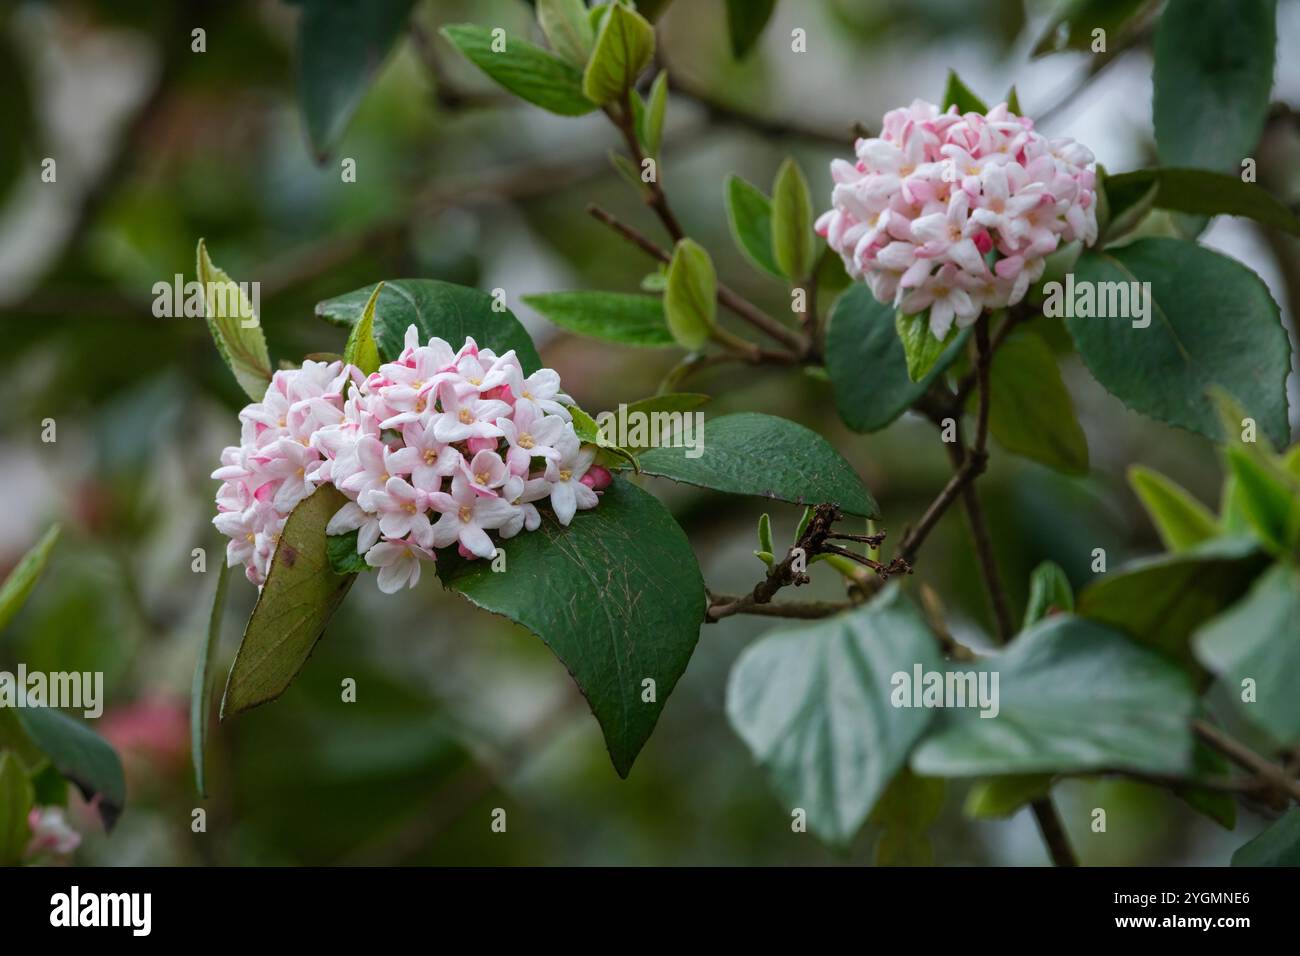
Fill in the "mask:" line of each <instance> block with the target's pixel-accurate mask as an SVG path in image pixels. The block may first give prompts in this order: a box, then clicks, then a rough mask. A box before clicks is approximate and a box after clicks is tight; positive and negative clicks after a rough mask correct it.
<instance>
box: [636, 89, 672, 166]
mask: <svg viewBox="0 0 1300 956" xmlns="http://www.w3.org/2000/svg"><path fill="white" fill-rule="evenodd" d="M667 111H668V71H667V70H660V71H659V75H658V76H656V77H655V81H654V83H652V84H651V85H650V99H649V100H648V101H647V102H646V108H645V116H644V119H643V120H642V124H641V125H642V130H641V145H643V146H644V147H645V150H646V154H647V155H649V156H658V155H659V148H660V147H661V146H663V143H664V115H665V114H666V113H667Z"/></svg>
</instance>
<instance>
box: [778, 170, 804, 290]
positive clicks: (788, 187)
mask: <svg viewBox="0 0 1300 956" xmlns="http://www.w3.org/2000/svg"><path fill="white" fill-rule="evenodd" d="M812 228H813V210H812V194H811V193H809V191H808V180H807V179H805V178H804V175H803V170H801V169H800V168H799V164H798V163H796V162H795V161H794V160H793V159H787V160H786V161H785V162H783V163H782V164H781V168H780V169H778V170H777V173H776V181H775V182H774V183H773V184H772V258H773V259H774V260H775V261H776V264H777V268H779V269H780V270H781V273H782V275H784V276H786V277H787V278H789V279H790V281H792V282H803V281H804V280H805V279H808V278H809V277H810V276H811V275H812V271H813V264H814V261H815V260H814V254H815V252H814V249H813V231H812Z"/></svg>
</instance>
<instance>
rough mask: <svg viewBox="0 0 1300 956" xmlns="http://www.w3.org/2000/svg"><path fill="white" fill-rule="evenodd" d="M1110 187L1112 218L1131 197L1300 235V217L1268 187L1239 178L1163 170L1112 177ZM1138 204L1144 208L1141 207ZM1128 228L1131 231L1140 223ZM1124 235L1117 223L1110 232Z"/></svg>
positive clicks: (1108, 180)
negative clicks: (1238, 218)
mask: <svg viewBox="0 0 1300 956" xmlns="http://www.w3.org/2000/svg"><path fill="white" fill-rule="evenodd" d="M1105 184H1106V193H1107V196H1108V197H1109V198H1110V201H1111V204H1112V216H1113V215H1114V211H1113V207H1114V204H1115V202H1116V201H1119V202H1124V203H1129V202H1130V201H1131V199H1132V197H1138V196H1141V197H1143V198H1144V199H1145V197H1146V196H1148V195H1149V196H1150V197H1151V198H1150V200H1149V204H1148V206H1147V208H1148V209H1149V208H1150V207H1151V206H1155V207H1156V208H1157V209H1168V210H1171V211H1173V212H1185V213H1190V214H1193V215H1198V216H1219V215H1224V216H1245V217H1247V218H1249V219H1254V220H1255V221H1256V222H1261V223H1263V224H1264V225H1266V226H1273V227H1275V228H1277V229H1281V230H1283V231H1284V232H1289V233H1291V234H1292V235H1300V217H1297V216H1296V214H1295V213H1293V212H1292V211H1291V210H1290V209H1289V208H1287V206H1286V205H1284V204H1283V203H1282V202H1281V201H1280V200H1278V199H1276V198H1274V197H1273V196H1271V195H1270V194H1269V192H1268V190H1266V189H1265V188H1264V187H1263V186H1261V185H1259V184H1258V183H1254V182H1244V181H1243V180H1242V179H1241V176H1240V175H1233V174H1228V173H1218V172H1210V171H1208V170H1204V169H1177V168H1170V167H1159V168H1155V169H1137V170H1134V171H1133V172H1131V173H1121V174H1120V175H1118V176H1108V177H1106V180H1105ZM1136 205H1137V207H1138V208H1139V209H1140V208H1141V205H1140V203H1139V204H1136ZM1126 208H1128V207H1126ZM1144 214H1145V213H1144ZM1125 225H1126V226H1129V227H1131V226H1135V225H1137V222H1136V221H1135V222H1132V223H1131V224H1129V223H1125ZM1119 234H1120V233H1119V231H1118V230H1117V227H1116V226H1115V225H1114V223H1113V221H1112V226H1111V228H1110V229H1109V230H1108V231H1107V237H1108V239H1114V238H1117V237H1118V235H1119Z"/></svg>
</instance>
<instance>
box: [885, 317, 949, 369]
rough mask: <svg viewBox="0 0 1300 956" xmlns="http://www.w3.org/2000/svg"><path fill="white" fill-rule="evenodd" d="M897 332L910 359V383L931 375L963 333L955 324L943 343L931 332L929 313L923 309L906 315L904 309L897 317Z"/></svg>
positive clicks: (895, 323)
mask: <svg viewBox="0 0 1300 956" xmlns="http://www.w3.org/2000/svg"><path fill="white" fill-rule="evenodd" d="M894 331H895V332H896V333H897V334H898V340H899V342H901V343H902V344H903V355H904V356H905V357H906V359H907V378H908V380H909V381H911V382H920V381H922V380H923V379H925V378H926V377H928V376H929V375H930V374H931V373H932V372H933V371H934V369H935V368H936V367H937V366H938V365H939V360H940V359H941V358H942V357H943V356H944V354H945V353H946V352H947V351H948V350H949V348H950V347H951V346H952V344H953V343H954V342H955V341H956V340H957V339H958V338H960V336H961V330H959V329H958V328H957V327H956V326H955V325H954V326H953V327H952V328H951V329H949V330H948V335H947V337H946V338H945V339H944V340H943V341H942V342H941V341H939V339H937V338H935V337H934V334H933V333H932V332H931V331H930V313H929V312H928V311H926V312H920V313H917V314H916V315H906V314H904V313H902V312H899V313H897V314H896V315H895V316H894Z"/></svg>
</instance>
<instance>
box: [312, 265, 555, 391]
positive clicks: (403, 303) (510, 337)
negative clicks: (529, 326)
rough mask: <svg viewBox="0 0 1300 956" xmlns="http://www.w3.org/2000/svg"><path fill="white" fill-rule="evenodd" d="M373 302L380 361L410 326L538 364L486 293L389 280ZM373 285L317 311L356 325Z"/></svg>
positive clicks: (455, 344) (392, 357)
mask: <svg viewBox="0 0 1300 956" xmlns="http://www.w3.org/2000/svg"><path fill="white" fill-rule="evenodd" d="M383 286H384V288H383V290H382V291H381V292H380V293H379V299H378V300H377V302H376V303H375V341H376V342H377V343H378V344H379V356H380V358H382V359H383V360H384V361H385V362H393V361H396V359H397V356H398V355H400V354H401V352H402V348H403V346H404V343H405V339H406V330H407V328H408V327H409V326H412V325H414V326H415V327H416V329H418V330H419V333H420V341H421V342H427V341H428V340H429V339H430V338H432V337H433V336H437V337H438V338H440V339H443V340H445V341H446V342H448V343H449V344H450V345H451V347H452V348H453V349H458V348H460V347H461V346H462V345H463V344H464V343H465V339H466V338H467V337H470V336H473V338H474V341H476V342H477V343H478V344H479V346H480V347H481V348H490V349H492V350H493V351H494V352H496V353H497V354H498V355H503V354H505V353H506V352H508V351H510V350H511V349H514V351H515V354H516V355H517V356H518V357H519V362H520V364H522V365H523V367H524V371H525V372H527V373H530V374H531V373H532V372H535V371H537V369H539V368H541V367H542V360H541V357H540V356H539V355H538V354H537V349H536V347H534V345H533V340H532V339H531V338H529V336H528V333H527V332H526V331H524V327H523V326H522V325H520V324H519V320H518V319H516V318H515V316H514V313H513V312H511V311H510V310H509V309H507V308H505V306H504V304H503V303H500V302H498V301H497V300H496V299H494V298H493V297H492V296H490V295H488V294H487V293H486V292H480V291H479V290H478V289H470V288H467V287H466V286H463V285H455V284H454V283H451V282H440V281H438V280H436V279H389V280H388V281H386V282H384V284H383ZM374 291H375V286H373V285H368V286H365V287H364V288H361V289H357V290H355V291H353V292H349V293H347V294H346V295H340V296H337V297H336V298H333V299H327V300H325V301H324V302H318V303H316V315H317V316H319V317H320V318H322V319H325V320H326V321H328V322H333V323H335V324H336V325H346V326H351V325H356V324H357V322H359V321H360V320H361V316H362V315H363V314H364V313H365V310H366V305H367V304H368V303H369V302H370V297H371V296H372V295H373V294H374Z"/></svg>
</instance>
